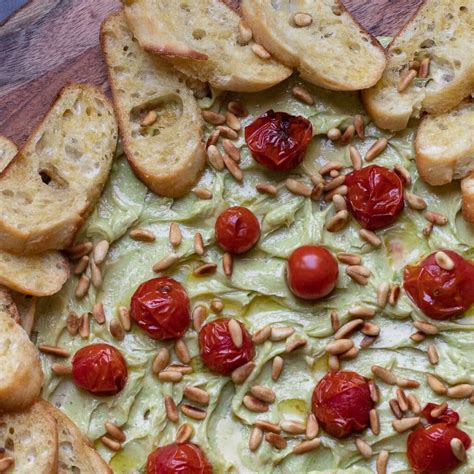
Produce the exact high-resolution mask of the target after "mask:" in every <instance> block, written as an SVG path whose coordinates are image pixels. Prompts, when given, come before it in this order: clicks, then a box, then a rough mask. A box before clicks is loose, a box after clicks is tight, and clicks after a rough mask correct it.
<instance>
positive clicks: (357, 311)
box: [348, 306, 375, 319]
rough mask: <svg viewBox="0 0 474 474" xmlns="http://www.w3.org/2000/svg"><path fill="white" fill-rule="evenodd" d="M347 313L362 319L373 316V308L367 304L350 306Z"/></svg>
mask: <svg viewBox="0 0 474 474" xmlns="http://www.w3.org/2000/svg"><path fill="white" fill-rule="evenodd" d="M348 313H349V315H350V316H353V317H356V318H364V319H366V318H373V317H374V316H375V310H374V309H372V308H368V307H367V306H352V308H349V311H348Z"/></svg>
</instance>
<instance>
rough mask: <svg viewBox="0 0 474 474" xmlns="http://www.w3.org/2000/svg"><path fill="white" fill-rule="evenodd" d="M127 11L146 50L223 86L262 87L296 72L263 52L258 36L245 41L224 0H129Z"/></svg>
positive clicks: (240, 89) (248, 89) (250, 89)
mask: <svg viewBox="0 0 474 474" xmlns="http://www.w3.org/2000/svg"><path fill="white" fill-rule="evenodd" d="M125 14H126V16H127V20H128V23H129V25H130V28H131V29H132V31H133V33H134V35H135V36H136V38H137V39H138V41H139V43H140V45H141V46H142V47H143V48H144V49H145V50H146V51H148V52H150V53H154V54H159V55H161V56H164V57H166V58H168V59H169V60H170V61H171V62H172V63H173V64H174V65H175V66H176V68H177V69H179V70H180V71H182V72H183V73H185V74H187V75H189V76H193V77H196V78H197V79H200V80H201V81H204V82H209V83H210V84H211V85H212V86H214V87H216V88H218V89H224V90H230V91H238V92H256V91H260V90H263V89H268V88H269V87H271V86H273V85H275V84H278V83H279V82H281V81H283V80H284V79H286V78H287V77H288V76H289V75H290V74H291V69H289V68H287V67H285V66H283V65H282V64H280V63H278V62H276V61H275V60H273V59H271V58H269V59H262V58H261V57H259V56H257V55H256V54H255V53H254V52H253V50H252V45H253V44H254V43H253V41H252V40H250V41H249V42H248V43H247V42H246V41H245V42H242V38H241V36H240V32H239V22H240V17H239V15H238V14H237V13H236V12H234V11H233V10H231V9H230V8H228V7H227V6H226V5H225V4H224V3H223V2H222V1H221V0H180V1H177V0H176V1H173V2H169V1H165V0H132V1H130V0H128V1H126V2H125ZM243 43H246V44H243Z"/></svg>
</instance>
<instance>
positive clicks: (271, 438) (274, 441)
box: [265, 433, 286, 449]
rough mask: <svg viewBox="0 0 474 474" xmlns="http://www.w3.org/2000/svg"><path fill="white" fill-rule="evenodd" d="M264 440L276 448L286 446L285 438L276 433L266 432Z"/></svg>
mask: <svg viewBox="0 0 474 474" xmlns="http://www.w3.org/2000/svg"><path fill="white" fill-rule="evenodd" d="M265 441H266V442H267V443H269V444H271V445H272V446H273V447H274V448H276V449H285V448H286V439H285V438H283V436H280V435H278V434H276V433H266V434H265Z"/></svg>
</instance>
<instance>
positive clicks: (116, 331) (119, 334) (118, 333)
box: [109, 319, 125, 341]
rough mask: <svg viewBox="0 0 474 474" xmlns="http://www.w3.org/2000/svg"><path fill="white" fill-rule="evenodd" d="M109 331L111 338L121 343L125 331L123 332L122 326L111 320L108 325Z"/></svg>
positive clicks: (115, 320)
mask: <svg viewBox="0 0 474 474" xmlns="http://www.w3.org/2000/svg"><path fill="white" fill-rule="evenodd" d="M109 331H110V334H111V335H112V337H114V338H115V339H117V341H122V340H123V338H124V337H125V331H124V330H123V327H122V325H121V324H120V322H119V321H118V320H117V319H112V320H111V321H110V323H109Z"/></svg>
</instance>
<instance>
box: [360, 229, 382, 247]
mask: <svg viewBox="0 0 474 474" xmlns="http://www.w3.org/2000/svg"><path fill="white" fill-rule="evenodd" d="M359 235H360V238H361V239H362V240H365V241H366V242H367V243H368V244H370V245H372V247H375V248H377V247H380V246H381V245H382V240H381V239H380V237H378V236H377V234H376V233H375V232H372V231H371V230H368V229H360V230H359Z"/></svg>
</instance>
